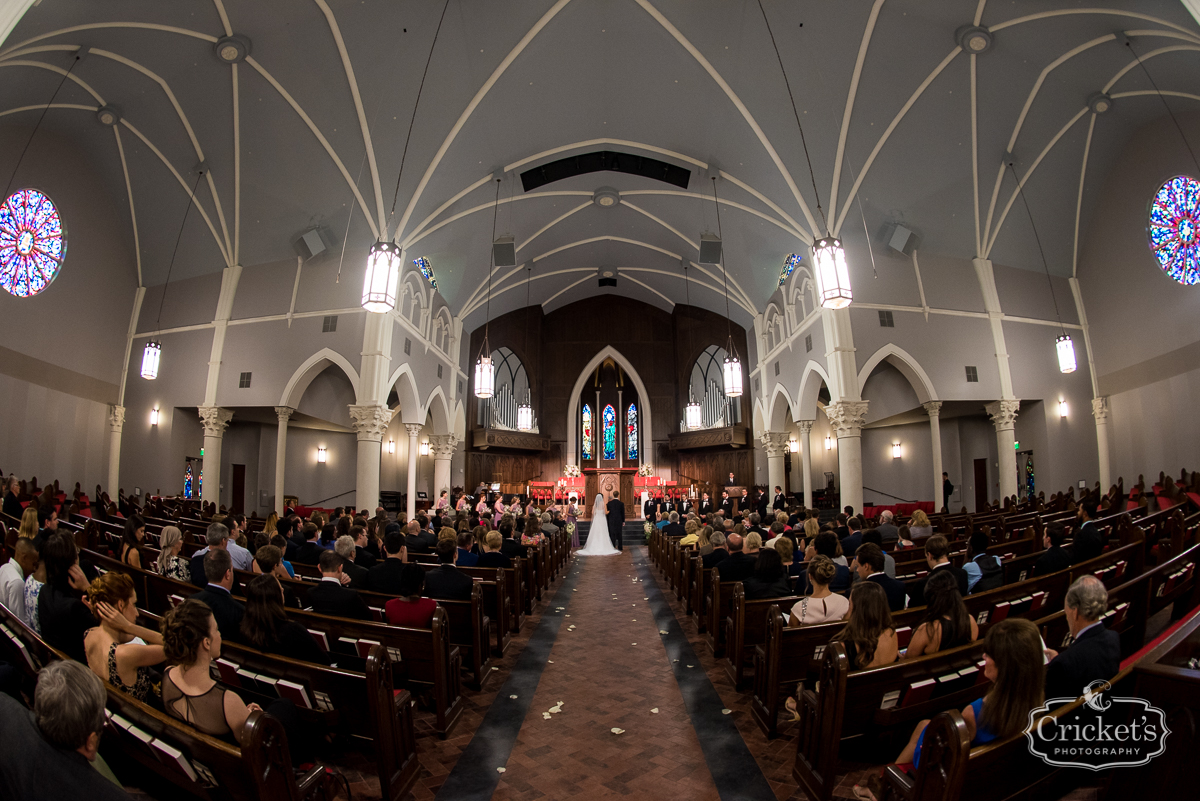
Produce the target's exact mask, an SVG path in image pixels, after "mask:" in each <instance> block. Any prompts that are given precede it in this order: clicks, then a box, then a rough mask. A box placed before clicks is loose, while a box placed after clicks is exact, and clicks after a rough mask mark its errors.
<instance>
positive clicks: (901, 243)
mask: <svg viewBox="0 0 1200 801" xmlns="http://www.w3.org/2000/svg"><path fill="white" fill-rule="evenodd" d="M916 238H917V237H916V234H914V233H913V232H912V231H910V230H908V229H907V228H905V227H904V226H903V225H897V226H896V230H894V231H892V237H891V239H889V240H888V247H890V248H891V249H892V250H894V251H897V252H898V253H903V254H904V255H905V256H908V255H911V254H912V246H913V244H914V242H915V240H916Z"/></svg>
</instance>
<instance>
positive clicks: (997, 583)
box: [963, 531, 1004, 592]
mask: <svg viewBox="0 0 1200 801" xmlns="http://www.w3.org/2000/svg"><path fill="white" fill-rule="evenodd" d="M990 545H991V540H990V539H989V538H988V535H987V534H985V533H983V532H982V531H976V532H975V533H974V534H972V535H971V540H970V542H969V543H968V544H967V561H965V562H963V570H965V571H966V572H967V591H968V592H987V591H988V590H994V589H996V588H997V587H1001V586H1003V585H1004V568H1003V567H1002V566H1001V565H1000V557H998V556H996V555H995V554H990V553H988V552H987V549H988V546H990Z"/></svg>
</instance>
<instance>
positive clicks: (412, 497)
mask: <svg viewBox="0 0 1200 801" xmlns="http://www.w3.org/2000/svg"><path fill="white" fill-rule="evenodd" d="M404 428H405V430H406V431H408V488H407V489H408V502H407V504H406V505H405V510H406V511H407V512H408V519H409V520H412V519H413V517H414V516H415V515H416V514H417V448H418V447H419V446H418V444H417V437H419V436H420V435H421V428H422V426H421V424H420V423H405V424H404Z"/></svg>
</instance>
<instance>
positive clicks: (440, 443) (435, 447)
mask: <svg viewBox="0 0 1200 801" xmlns="http://www.w3.org/2000/svg"><path fill="white" fill-rule="evenodd" d="M429 445H430V448H431V450H432V451H433V458H434V460H435V461H436V460H439V459H443V460H444V459H450V458H453V456H454V452H455V451H456V450H458V437H456V436H455V435H453V434H434V435H432V436H430V437H429Z"/></svg>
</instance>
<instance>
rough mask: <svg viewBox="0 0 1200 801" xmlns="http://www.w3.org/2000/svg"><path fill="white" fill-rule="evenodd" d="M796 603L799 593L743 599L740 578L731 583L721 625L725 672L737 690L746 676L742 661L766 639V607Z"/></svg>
mask: <svg viewBox="0 0 1200 801" xmlns="http://www.w3.org/2000/svg"><path fill="white" fill-rule="evenodd" d="M799 602H800V596H798V595H793V596H788V597H784V598H765V599H762V600H753V601H748V600H746V592H745V588H744V587H743V585H742V583H741V582H740V581H738V582H734V584H733V598H732V602H731V606H730V610H729V615H728V616H727V617H726V618H725V619H724V621H723V622H724V625H725V660H724V663H725V672H726V673H727V674H728V675H729V678H730V679H731V680H732V681H733V684H734V687H735V688H736V689H741V686H742V683H743V681H744V679H745V677H746V662H747V661H749V660H751V659H752V658H753V656H754V649H755V648H756V647H757V646H759V645H761V644H762V643H764V642H765V641H766V639H767V626H768V623H769V618H768V616H767V610H769V609H770V608H772V607H773V606H774V607H780V608H782V609H791V608H792V606H793V605H794V604H797V603H799Z"/></svg>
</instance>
